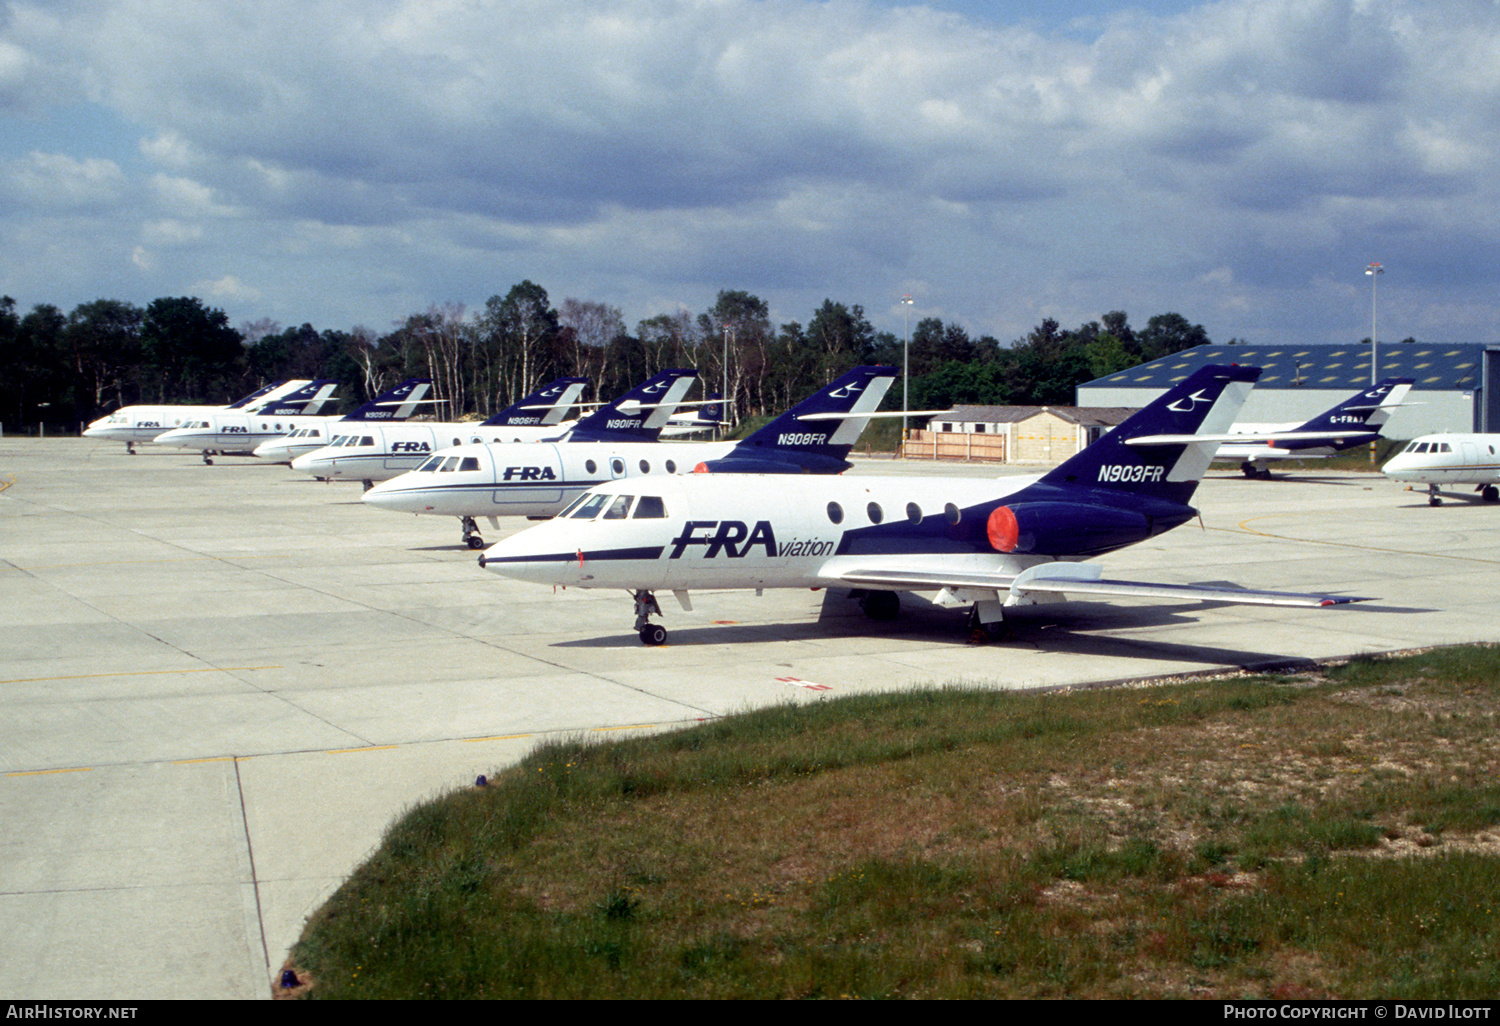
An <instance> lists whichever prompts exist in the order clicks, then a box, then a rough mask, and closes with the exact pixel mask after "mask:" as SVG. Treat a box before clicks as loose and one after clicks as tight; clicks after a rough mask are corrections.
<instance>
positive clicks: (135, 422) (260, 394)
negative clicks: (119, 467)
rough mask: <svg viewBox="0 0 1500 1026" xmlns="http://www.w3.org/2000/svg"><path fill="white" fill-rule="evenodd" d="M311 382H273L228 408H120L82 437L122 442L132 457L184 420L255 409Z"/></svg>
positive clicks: (301, 380) (180, 424) (303, 379)
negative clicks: (136, 450) (140, 446)
mask: <svg viewBox="0 0 1500 1026" xmlns="http://www.w3.org/2000/svg"><path fill="white" fill-rule="evenodd" d="M313 383H314V382H313V381H311V380H310V379H308V378H298V379H296V380H294V381H276V382H273V383H271V384H269V385H267V386H265V387H264V388H261V389H257V390H256V391H254V392H251V393H250V394H249V395H247V396H245V398H243V399H241V400H240V401H239V402H237V403H231V404H230V405H228V406H141V405H137V406H122V407H120V408H119V409H118V410H116V411H115V412H114V413H111V414H109V415H108V416H105V417H100V418H99V419H98V420H96V421H94V422H92V423H91V424H89V426H88V427H87V428H85V429H84V431H83V437H85V438H109V439H113V440H115V441H119V442H124V443H125V451H126V452H128V453H130V454H131V455H132V456H134V455H135V447H136V444H137V443H145V442H151V441H154V440H155V439H156V437H157V436H158V435H161V434H164V433H166V432H168V431H171V430H172V429H173V428H177V427H181V426H182V425H183V423H184V422H186V421H188V420H200V419H202V418H203V417H206V416H208V415H209V414H211V413H223V412H225V411H228V410H258V409H260V408H262V407H264V406H270V405H273V404H274V403H275V402H276V401H277V400H279V399H281V398H283V397H285V396H289V395H291V394H292V393H293V392H299V391H301V390H302V389H304V388H306V387H307V386H308V385H311V384H313Z"/></svg>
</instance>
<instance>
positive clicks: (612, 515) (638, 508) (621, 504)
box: [557, 492, 667, 520]
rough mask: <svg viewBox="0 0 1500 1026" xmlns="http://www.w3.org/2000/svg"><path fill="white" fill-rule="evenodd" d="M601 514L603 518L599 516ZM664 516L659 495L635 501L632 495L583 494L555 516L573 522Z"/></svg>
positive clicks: (644, 496)
mask: <svg viewBox="0 0 1500 1026" xmlns="http://www.w3.org/2000/svg"><path fill="white" fill-rule="evenodd" d="M632 507H633V508H634V512H632ZM601 513H602V514H603V516H600V514H601ZM666 515H667V507H666V504H665V503H664V502H662V499H661V496H659V495H642V496H641V497H640V498H639V499H637V498H636V497H635V496H634V495H603V494H600V493H598V492H585V493H584V494H582V495H580V496H579V497H578V498H576V499H574V500H573V501H572V503H570V504H569V505H568V506H566V507H564V508H563V511H562V512H561V513H559V514H558V515H557V516H558V518H559V519H561V518H562V517H568V518H570V519H573V520H593V519H594V518H595V517H599V519H601V520H624V519H626V518H627V517H628V518H630V519H632V520H663V519H665V518H666Z"/></svg>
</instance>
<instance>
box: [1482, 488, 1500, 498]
mask: <svg viewBox="0 0 1500 1026" xmlns="http://www.w3.org/2000/svg"><path fill="white" fill-rule="evenodd" d="M1479 497H1480V498H1481V499H1483V500H1484V501H1485V502H1500V488H1496V487H1495V486H1494V485H1485V486H1484V491H1482V492H1480V493H1479Z"/></svg>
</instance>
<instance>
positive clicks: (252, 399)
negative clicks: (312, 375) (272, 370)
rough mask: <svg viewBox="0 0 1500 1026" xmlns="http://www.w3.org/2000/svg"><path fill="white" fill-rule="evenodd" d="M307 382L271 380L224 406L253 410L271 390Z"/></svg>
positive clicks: (285, 389)
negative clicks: (263, 386) (237, 400)
mask: <svg viewBox="0 0 1500 1026" xmlns="http://www.w3.org/2000/svg"><path fill="white" fill-rule="evenodd" d="M307 384H311V382H309V381H306V380H298V381H273V382H271V383H270V384H269V385H267V386H266V387H265V388H257V389H256V390H255V391H254V392H251V393H250V394H249V395H247V396H245V398H243V399H241V400H240V401H239V402H237V403H230V404H229V405H228V406H226V407H224V408H225V409H226V410H254V409H255V408H256V407H257V404H258V403H259V402H260V401H261V400H263V399H265V398H266V396H268V395H271V394H272V393H273V392H276V393H278V394H279V393H280V392H281V391H288V392H289V391H291V390H292V388H296V387H298V386H300V385H307ZM289 386H290V387H289Z"/></svg>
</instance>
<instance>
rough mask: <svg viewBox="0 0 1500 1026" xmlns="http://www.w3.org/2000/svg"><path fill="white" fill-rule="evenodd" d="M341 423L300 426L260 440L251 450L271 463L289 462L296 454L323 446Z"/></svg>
mask: <svg viewBox="0 0 1500 1026" xmlns="http://www.w3.org/2000/svg"><path fill="white" fill-rule="evenodd" d="M342 425H343V422H342V421H336V422H335V423H333V424H328V425H323V424H315V425H311V426H308V427H300V428H298V429H297V430H295V431H293V432H292V433H291V434H289V435H284V436H282V437H280V438H272V439H271V440H270V441H266V442H261V443H260V444H259V445H257V446H256V447H255V448H254V449H253V450H251V451H252V452H253V453H254V454H255V455H256V456H257V457H258V458H260V459H263V460H266V461H268V462H271V463H290V462H292V460H294V459H296V458H297V457H298V456H301V455H303V454H305V453H309V452H316V451H317V450H319V449H321V448H323V446H325V445H327V444H328V442H329V441H330V439H332V437H333V436H334V434H335V433H337V432H338V431H339V430H340V428H341V426H342Z"/></svg>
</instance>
